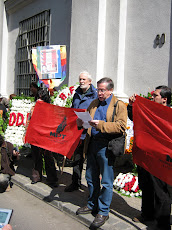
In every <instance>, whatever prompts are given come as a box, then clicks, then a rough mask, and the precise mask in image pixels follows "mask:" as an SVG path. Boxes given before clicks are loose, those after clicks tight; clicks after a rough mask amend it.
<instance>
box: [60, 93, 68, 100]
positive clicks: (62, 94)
mask: <svg viewBox="0 0 172 230" xmlns="http://www.w3.org/2000/svg"><path fill="white" fill-rule="evenodd" d="M59 97H60V98H61V99H62V100H65V99H66V98H67V97H66V95H65V94H64V93H61V94H60V95H59Z"/></svg>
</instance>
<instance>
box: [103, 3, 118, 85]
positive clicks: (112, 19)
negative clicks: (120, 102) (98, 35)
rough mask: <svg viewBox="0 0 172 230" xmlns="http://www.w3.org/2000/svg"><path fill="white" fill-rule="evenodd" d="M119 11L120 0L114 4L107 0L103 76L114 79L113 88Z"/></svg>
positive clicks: (116, 57) (116, 65) (116, 64)
mask: <svg viewBox="0 0 172 230" xmlns="http://www.w3.org/2000/svg"><path fill="white" fill-rule="evenodd" d="M119 11H120V0H118V1H115V4H114V0H108V1H107V14H106V31H105V60H104V76H106V77H110V78H111V79H112V80H113V81H114V85H115V89H116V80H117V67H118V43H119V42H118V39H119Z"/></svg>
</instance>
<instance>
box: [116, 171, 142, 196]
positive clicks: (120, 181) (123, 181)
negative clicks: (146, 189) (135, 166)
mask: <svg viewBox="0 0 172 230" xmlns="http://www.w3.org/2000/svg"><path fill="white" fill-rule="evenodd" d="M113 186H114V188H115V189H116V190H117V191H120V192H121V193H122V194H124V195H127V196H131V197H134V196H135V197H140V196H142V191H141V190H140V189H139V185H138V177H137V176H135V175H134V174H132V173H126V174H123V173H119V175H118V176H117V177H116V178H115V180H114V183H113Z"/></svg>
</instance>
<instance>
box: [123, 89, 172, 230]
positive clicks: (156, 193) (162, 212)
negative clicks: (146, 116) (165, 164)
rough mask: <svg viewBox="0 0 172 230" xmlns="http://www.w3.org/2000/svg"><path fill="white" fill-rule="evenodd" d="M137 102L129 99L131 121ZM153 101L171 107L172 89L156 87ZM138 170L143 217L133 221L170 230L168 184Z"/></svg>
mask: <svg viewBox="0 0 172 230" xmlns="http://www.w3.org/2000/svg"><path fill="white" fill-rule="evenodd" d="M135 100H136V94H134V95H133V96H131V97H130V98H129V105H128V107H127V109H128V116H129V118H130V119H131V120H132V119H133V111H132V107H133V103H134V102H135ZM152 100H153V101H154V102H156V103H159V104H161V105H164V106H169V104H170V103H171V89H170V88H168V87H167V86H164V85H163V86H158V87H156V88H155V91H154V92H153V96H152ZM157 116H158V114H157ZM154 119H156V117H155V118H154ZM134 122H136V121H134ZM152 144H153V143H152ZM134 151H135V149H133V154H134ZM138 154H139V152H138ZM137 168H138V180H139V187H140V189H141V190H142V207H141V215H140V216H138V217H134V218H133V221H134V222H143V223H146V222H149V221H151V222H153V223H154V224H156V222H157V228H158V229H161V230H170V229H171V227H170V212H171V202H170V194H169V191H168V185H167V183H165V182H164V181H162V180H160V179H159V178H157V177H155V176H154V175H152V174H151V173H149V172H148V171H147V170H146V169H144V168H143V167H141V166H139V165H138V166H137Z"/></svg>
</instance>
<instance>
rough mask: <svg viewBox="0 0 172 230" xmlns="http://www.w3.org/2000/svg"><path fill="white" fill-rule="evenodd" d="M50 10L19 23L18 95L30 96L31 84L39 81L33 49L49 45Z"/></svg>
mask: <svg viewBox="0 0 172 230" xmlns="http://www.w3.org/2000/svg"><path fill="white" fill-rule="evenodd" d="M49 31H50V10H45V11H43V12H41V13H39V14H37V15H34V16H33V17H30V18H28V19H25V20H23V21H21V22H20V23H19V35H18V41H19V42H18V61H17V65H18V70H17V82H16V87H17V95H21V94H24V95H25V96H29V95H30V83H31V82H33V81H37V77H36V72H35V70H34V67H33V64H32V53H31V52H32V48H33V47H37V46H46V45H49Z"/></svg>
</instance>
